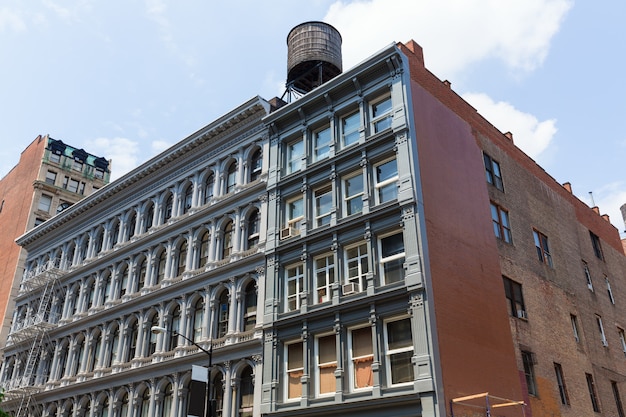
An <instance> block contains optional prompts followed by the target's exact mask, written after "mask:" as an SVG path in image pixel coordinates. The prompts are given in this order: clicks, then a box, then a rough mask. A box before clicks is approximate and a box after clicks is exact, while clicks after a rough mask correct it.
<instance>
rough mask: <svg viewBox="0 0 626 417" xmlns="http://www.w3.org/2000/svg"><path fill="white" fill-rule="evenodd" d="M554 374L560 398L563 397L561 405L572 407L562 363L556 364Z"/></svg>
mask: <svg viewBox="0 0 626 417" xmlns="http://www.w3.org/2000/svg"><path fill="white" fill-rule="evenodd" d="M554 374H555V378H556V385H557V388H558V390H559V396H560V397H561V404H563V405H570V401H569V394H568V393H567V385H566V384H565V376H564V375H563V367H562V366H561V364H560V363H556V362H554Z"/></svg>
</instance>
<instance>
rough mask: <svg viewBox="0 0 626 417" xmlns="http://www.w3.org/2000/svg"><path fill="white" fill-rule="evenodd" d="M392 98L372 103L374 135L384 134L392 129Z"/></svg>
mask: <svg viewBox="0 0 626 417" xmlns="http://www.w3.org/2000/svg"><path fill="white" fill-rule="evenodd" d="M391 109H392V106H391V97H386V98H383V99H382V100H379V101H377V102H375V103H372V106H371V111H372V114H371V116H372V127H373V131H374V133H378V132H382V131H383V130H385V129H388V128H390V127H391V119H392V116H393V114H392V112H391Z"/></svg>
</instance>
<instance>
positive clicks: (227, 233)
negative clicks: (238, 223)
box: [222, 221, 234, 259]
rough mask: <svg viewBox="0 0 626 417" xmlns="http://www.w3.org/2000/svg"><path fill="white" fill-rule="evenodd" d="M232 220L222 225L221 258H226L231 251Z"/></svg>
mask: <svg viewBox="0 0 626 417" xmlns="http://www.w3.org/2000/svg"><path fill="white" fill-rule="evenodd" d="M233 231H234V227H233V222H232V221H229V222H228V223H227V224H226V227H224V240H223V241H222V259H226V258H228V257H229V256H230V255H231V254H232V253H233Z"/></svg>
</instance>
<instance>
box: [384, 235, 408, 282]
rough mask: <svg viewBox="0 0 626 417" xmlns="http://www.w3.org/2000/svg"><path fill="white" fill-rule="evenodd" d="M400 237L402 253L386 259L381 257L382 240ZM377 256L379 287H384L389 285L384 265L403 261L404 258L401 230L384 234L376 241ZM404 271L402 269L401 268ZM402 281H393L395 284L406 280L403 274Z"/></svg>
mask: <svg viewBox="0 0 626 417" xmlns="http://www.w3.org/2000/svg"><path fill="white" fill-rule="evenodd" d="M397 235H400V237H401V238H402V247H403V250H402V253H397V254H393V255H390V256H387V257H383V240H385V239H388V238H390V237H392V236H397ZM378 254H379V262H378V263H379V266H380V283H381V285H386V284H391V283H389V282H387V276H386V274H385V264H386V263H388V262H393V261H396V260H398V259H405V258H406V248H405V246H404V234H403V233H402V230H396V231H394V232H392V233H387V234H384V235H382V236H380V238H379V239H378ZM403 264H404V261H403ZM403 271H404V268H403ZM402 275H403V276H402V280H400V281H395V282H401V281H403V280H404V278H406V276H405V275H404V273H403V274H402Z"/></svg>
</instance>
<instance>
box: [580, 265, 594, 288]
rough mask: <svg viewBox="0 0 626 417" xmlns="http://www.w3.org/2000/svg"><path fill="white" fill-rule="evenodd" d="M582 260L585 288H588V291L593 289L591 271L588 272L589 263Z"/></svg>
mask: <svg viewBox="0 0 626 417" xmlns="http://www.w3.org/2000/svg"><path fill="white" fill-rule="evenodd" d="M582 262H583V272H584V273H585V280H586V281H587V288H589V290H590V291H593V281H592V280H591V273H590V272H589V265H587V262H585V261H582Z"/></svg>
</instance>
